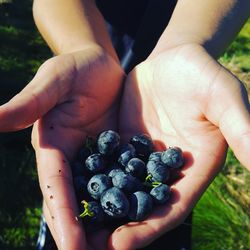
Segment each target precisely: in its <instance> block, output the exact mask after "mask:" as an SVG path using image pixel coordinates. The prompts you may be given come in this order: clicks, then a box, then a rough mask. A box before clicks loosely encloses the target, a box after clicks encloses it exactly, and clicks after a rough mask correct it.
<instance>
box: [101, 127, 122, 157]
mask: <svg viewBox="0 0 250 250" xmlns="http://www.w3.org/2000/svg"><path fill="white" fill-rule="evenodd" d="M119 143H120V136H119V134H118V133H116V132H115V131H112V130H107V131H104V132H102V133H101V134H100V135H99V136H98V139H97V148H98V151H99V152H100V153H101V154H103V155H112V154H113V153H114V152H115V150H116V148H117V147H118V146H119Z"/></svg>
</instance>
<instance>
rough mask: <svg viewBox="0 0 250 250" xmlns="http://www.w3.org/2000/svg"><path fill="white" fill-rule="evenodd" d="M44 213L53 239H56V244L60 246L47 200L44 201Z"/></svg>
mask: <svg viewBox="0 0 250 250" xmlns="http://www.w3.org/2000/svg"><path fill="white" fill-rule="evenodd" d="M43 214H44V217H45V221H46V223H47V225H48V227H49V230H50V232H51V235H52V237H53V239H54V240H55V243H56V245H57V246H59V245H60V244H59V243H60V242H59V239H58V235H57V234H56V232H55V230H54V228H53V223H52V217H51V214H50V212H49V209H48V207H47V205H46V203H45V202H43Z"/></svg>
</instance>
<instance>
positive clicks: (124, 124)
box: [109, 45, 250, 250]
mask: <svg viewBox="0 0 250 250" xmlns="http://www.w3.org/2000/svg"><path fill="white" fill-rule="evenodd" d="M119 122H120V125H119V129H120V133H121V134H122V135H123V137H124V138H126V139H127V138H130V137H131V135H133V134H137V133H139V132H146V133H148V134H150V135H151V137H152V138H153V140H155V142H156V145H157V147H158V149H164V148H165V147H168V146H178V147H180V148H182V150H183V151H184V155H185V161H186V163H185V165H184V167H183V169H182V171H181V172H182V177H181V178H179V179H178V180H177V181H175V182H174V183H173V185H172V190H173V195H172V198H171V200H170V202H169V203H168V204H167V205H165V206H162V207H159V208H157V209H156V210H155V212H154V213H153V215H152V216H150V217H149V218H148V219H147V220H146V221H143V222H139V223H129V224H127V225H124V226H122V227H120V228H118V229H117V230H116V231H115V232H114V233H113V234H112V235H111V237H110V240H109V246H110V248H111V249H116V250H118V249H119V250H121V249H126V250H128V249H138V248H141V247H143V246H146V245H148V244H149V243H150V242H152V241H153V240H155V239H156V238H158V237H159V236H160V235H162V234H163V233H164V232H166V231H168V230H170V229H172V228H174V227H175V226H177V225H178V224H180V223H181V222H182V221H183V220H184V219H185V218H186V216H187V215H188V214H189V213H190V211H191V210H192V208H193V207H194V205H195V204H196V202H197V201H198V199H199V198H200V196H201V195H202V193H203V192H204V190H205V189H206V188H207V186H208V185H209V184H210V182H211V181H212V179H213V178H214V177H215V175H216V174H217V173H218V171H219V170H220V168H221V166H222V164H223V163H224V160H225V156H226V150H227V145H228V144H229V146H230V147H231V148H232V149H233V150H234V153H235V155H236V157H237V158H238V159H239V160H240V161H241V162H242V164H243V165H245V166H246V167H247V168H248V169H250V164H249V160H248V152H249V151H250V116H249V102H248V98H247V93H246V90H245V88H244V86H243V85H242V83H240V81H239V80H238V79H237V78H236V77H234V76H233V75H232V74H231V73H229V72H228V71H227V70H226V69H225V68H223V67H222V66H221V65H219V64H218V63H217V62H216V60H214V59H213V58H212V57H210V56H209V55H208V54H207V52H206V51H205V49H204V48H202V47H201V46H198V45H183V46H179V47H176V48H172V49H169V50H168V51H165V52H162V53H160V54H158V55H157V56H154V57H149V59H147V60H146V61H145V62H143V63H141V64H140V65H138V66H137V67H136V68H135V69H134V70H133V71H132V72H131V73H130V74H129V76H128V78H127V81H126V82H125V89H124V93H123V98H122V103H121V111H120V119H119ZM166 247H167V246H166ZM166 249H167V248H166Z"/></svg>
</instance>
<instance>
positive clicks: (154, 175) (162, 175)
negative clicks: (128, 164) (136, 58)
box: [146, 161, 169, 183]
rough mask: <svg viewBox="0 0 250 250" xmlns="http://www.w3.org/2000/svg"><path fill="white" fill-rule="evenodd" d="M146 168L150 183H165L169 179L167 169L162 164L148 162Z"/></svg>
mask: <svg viewBox="0 0 250 250" xmlns="http://www.w3.org/2000/svg"><path fill="white" fill-rule="evenodd" d="M146 167H147V173H148V175H150V176H151V181H152V182H162V183H165V182H166V181H167V180H168V179H169V169H168V167H166V166H165V165H164V164H163V163H162V162H160V161H149V162H148V163H147V165H146Z"/></svg>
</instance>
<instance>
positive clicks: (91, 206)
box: [79, 201, 104, 222]
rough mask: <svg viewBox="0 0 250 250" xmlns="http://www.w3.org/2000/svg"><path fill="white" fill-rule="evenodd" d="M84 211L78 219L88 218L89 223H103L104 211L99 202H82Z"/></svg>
mask: <svg viewBox="0 0 250 250" xmlns="http://www.w3.org/2000/svg"><path fill="white" fill-rule="evenodd" d="M82 204H83V205H84V211H83V212H82V213H81V214H80V215H79V217H80V218H84V217H89V218H90V220H91V222H102V221H104V211H103V209H102V207H101V205H100V203H99V202H96V201H90V202H86V201H83V202H82Z"/></svg>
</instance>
